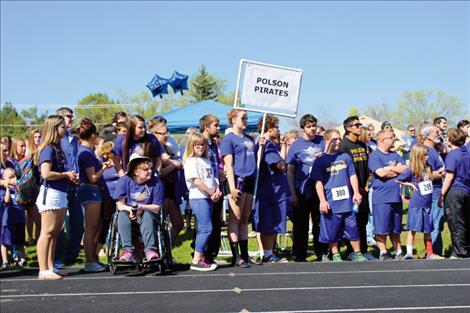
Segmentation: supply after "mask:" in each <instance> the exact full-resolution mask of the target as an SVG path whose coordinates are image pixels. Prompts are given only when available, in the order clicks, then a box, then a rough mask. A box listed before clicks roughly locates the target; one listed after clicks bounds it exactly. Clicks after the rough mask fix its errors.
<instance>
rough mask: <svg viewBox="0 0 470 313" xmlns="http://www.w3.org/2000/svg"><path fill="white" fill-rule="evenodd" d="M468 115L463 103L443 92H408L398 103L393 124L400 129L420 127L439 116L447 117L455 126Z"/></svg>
mask: <svg viewBox="0 0 470 313" xmlns="http://www.w3.org/2000/svg"><path fill="white" fill-rule="evenodd" d="M466 114H467V110H466V108H465V104H464V103H463V102H461V101H460V100H459V99H458V98H457V97H453V96H449V95H447V94H445V93H444V92H442V91H438V92H433V91H431V90H419V91H414V92H409V91H407V92H405V93H403V95H402V99H401V100H400V101H398V108H397V110H396V111H395V114H394V116H395V119H394V120H393V122H394V125H396V126H397V127H399V128H405V127H406V126H407V125H409V124H413V125H415V126H416V127H418V126H419V124H420V123H421V122H423V121H429V122H432V120H434V118H436V117H438V116H445V117H446V118H447V119H448V124H449V125H455V124H456V123H457V122H458V121H459V120H461V119H462V118H464V116H466Z"/></svg>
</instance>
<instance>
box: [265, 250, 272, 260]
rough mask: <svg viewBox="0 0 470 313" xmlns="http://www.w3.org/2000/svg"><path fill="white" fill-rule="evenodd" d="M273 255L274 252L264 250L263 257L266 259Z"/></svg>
mask: <svg viewBox="0 0 470 313" xmlns="http://www.w3.org/2000/svg"><path fill="white" fill-rule="evenodd" d="M271 255H273V250H272V249H271V250H263V256H264V257H265V258H269V257H270V256H271Z"/></svg>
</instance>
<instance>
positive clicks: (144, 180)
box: [113, 153, 165, 262]
mask: <svg viewBox="0 0 470 313" xmlns="http://www.w3.org/2000/svg"><path fill="white" fill-rule="evenodd" d="M152 168H153V163H152V161H151V160H150V158H148V157H145V156H141V155H139V154H137V153H135V154H133V155H131V157H130V159H129V164H128V171H127V175H124V176H121V178H119V180H118V182H117V186H116V189H115V191H114V197H113V198H114V199H115V200H116V201H117V203H116V205H117V209H118V210H119V217H118V231H119V235H120V236H121V241H122V246H123V250H124V251H123V254H122V256H121V257H120V259H119V260H120V261H122V262H135V258H134V245H133V244H132V231H131V222H132V221H138V223H139V227H140V232H141V234H142V239H143V242H144V252H145V259H146V260H147V261H152V260H157V259H159V258H160V256H159V254H158V252H157V241H156V234H155V221H156V219H157V218H158V217H157V212H159V211H160V210H161V209H162V206H163V201H164V200H165V191H164V187H163V183H162V181H161V180H160V178H158V177H156V176H155V175H154V174H153V169H152Z"/></svg>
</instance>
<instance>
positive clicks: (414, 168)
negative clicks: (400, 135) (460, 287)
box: [396, 144, 442, 260]
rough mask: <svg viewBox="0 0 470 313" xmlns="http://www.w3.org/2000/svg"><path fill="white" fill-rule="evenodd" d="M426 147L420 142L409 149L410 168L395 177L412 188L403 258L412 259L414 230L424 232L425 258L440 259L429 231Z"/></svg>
mask: <svg viewBox="0 0 470 313" xmlns="http://www.w3.org/2000/svg"><path fill="white" fill-rule="evenodd" d="M427 160H428V149H427V148H426V147H425V146H424V145H422V144H416V145H414V146H413V148H412V149H411V154H410V168H408V169H407V170H405V171H404V172H403V173H402V174H400V175H399V176H398V177H397V178H396V182H397V183H399V184H401V185H404V186H408V187H410V188H411V190H413V191H414V192H413V194H412V195H411V198H410V202H409V204H408V219H407V221H406V228H407V229H408V235H407V239H406V255H405V259H406V260H410V259H413V243H414V238H415V234H416V232H421V233H424V245H425V248H426V259H431V260H434V259H441V258H442V257H441V256H439V255H437V254H435V253H434V252H433V250H432V241H431V232H432V230H433V229H434V226H433V223H432V214H431V205H432V190H433V188H432V172H431V168H430V167H429V165H428V163H427Z"/></svg>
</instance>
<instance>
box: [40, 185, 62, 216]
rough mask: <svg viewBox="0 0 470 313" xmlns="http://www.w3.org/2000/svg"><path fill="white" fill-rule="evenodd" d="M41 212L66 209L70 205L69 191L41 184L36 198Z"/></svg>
mask: <svg viewBox="0 0 470 313" xmlns="http://www.w3.org/2000/svg"><path fill="white" fill-rule="evenodd" d="M36 205H37V207H38V211H39V213H41V212H44V211H50V210H60V209H66V208H67V207H68V200H67V193H66V192H63V191H60V190H56V189H53V188H46V187H45V186H44V185H41V187H40V188H39V195H38V198H37V200H36Z"/></svg>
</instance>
